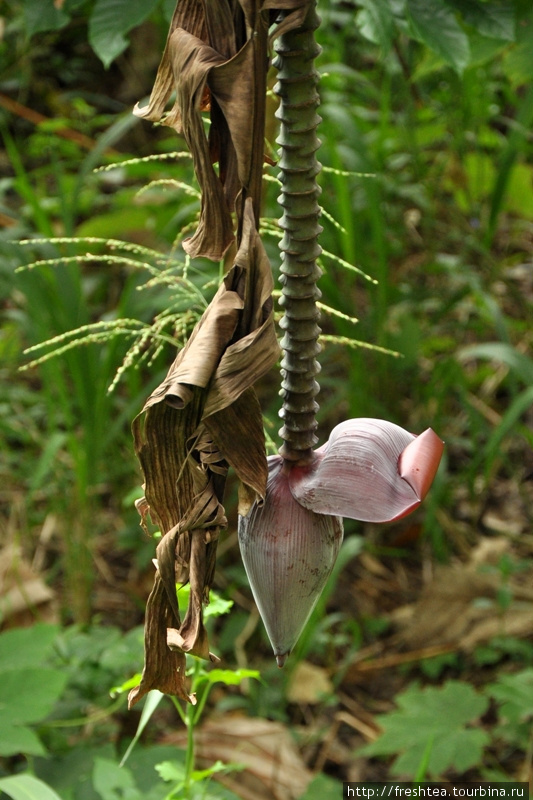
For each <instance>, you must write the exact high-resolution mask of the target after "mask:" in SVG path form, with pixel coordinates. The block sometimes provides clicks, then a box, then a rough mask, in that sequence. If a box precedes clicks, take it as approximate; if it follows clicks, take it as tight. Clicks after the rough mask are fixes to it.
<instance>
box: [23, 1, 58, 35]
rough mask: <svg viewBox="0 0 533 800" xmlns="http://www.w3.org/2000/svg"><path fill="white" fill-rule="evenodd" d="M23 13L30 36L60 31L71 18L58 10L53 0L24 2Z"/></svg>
mask: <svg viewBox="0 0 533 800" xmlns="http://www.w3.org/2000/svg"><path fill="white" fill-rule="evenodd" d="M23 13H24V23H25V25H26V31H27V32H28V36H33V35H34V34H35V33H42V32H43V31H57V30H60V29H61V28H63V27H64V26H65V25H66V24H67V23H68V21H69V20H70V16H69V15H68V14H67V13H65V11H64V10H63V9H61V8H57V7H56V4H55V3H53V2H52V0H24V7H23Z"/></svg>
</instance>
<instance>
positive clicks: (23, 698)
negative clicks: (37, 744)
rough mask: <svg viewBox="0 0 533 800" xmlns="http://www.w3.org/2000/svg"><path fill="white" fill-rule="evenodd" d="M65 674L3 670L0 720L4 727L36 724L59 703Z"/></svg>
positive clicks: (42, 670) (38, 670) (52, 671)
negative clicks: (7, 725) (9, 724)
mask: <svg viewBox="0 0 533 800" xmlns="http://www.w3.org/2000/svg"><path fill="white" fill-rule="evenodd" d="M67 677H68V676H67V674H66V673H65V672H60V671H59V670H57V669H49V668H42V669H37V668H35V669H32V668H29V667H27V668H25V669H21V670H5V671H3V672H2V673H0V719H2V721H3V722H4V723H11V724H12V725H18V724H20V723H28V722H39V721H40V720H42V719H44V717H46V716H48V714H50V712H51V711H52V708H53V707H54V705H55V704H56V702H57V701H58V699H59V697H60V695H61V693H62V692H63V689H64V688H65V684H66V682H67Z"/></svg>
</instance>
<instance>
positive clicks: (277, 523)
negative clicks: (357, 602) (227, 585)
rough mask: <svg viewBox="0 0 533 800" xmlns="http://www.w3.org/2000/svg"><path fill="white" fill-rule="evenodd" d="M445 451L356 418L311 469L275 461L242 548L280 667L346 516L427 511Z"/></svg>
mask: <svg viewBox="0 0 533 800" xmlns="http://www.w3.org/2000/svg"><path fill="white" fill-rule="evenodd" d="M443 447H444V445H443V442H442V441H441V440H440V439H439V437H438V436H437V435H436V434H435V433H434V432H433V431H432V430H431V428H428V429H427V430H426V431H424V433H422V434H420V436H414V435H413V434H411V433H408V432H407V431H405V430H404V429H403V428H400V427H399V426H398V425H394V424H393V423H392V422H387V421H385V420H378V419H351V420H347V421H346V422H343V423H341V424H340V425H337V427H336V428H334V429H333V431H332V432H331V435H330V437H329V440H328V442H327V443H326V444H325V445H323V446H322V447H320V448H319V449H318V450H316V451H315V453H314V459H313V461H312V462H311V463H310V464H306V465H303V466H298V465H291V464H290V463H289V462H287V461H284V460H283V459H282V458H281V457H280V456H271V457H270V458H269V459H268V469H269V479H268V484H267V491H266V497H265V501H264V503H263V504H260V503H257V502H256V503H255V504H254V505H253V506H252V508H251V509H250V511H249V512H248V513H247V514H246V516H244V517H243V516H241V517H239V544H240V548H241V554H242V558H243V562H244V566H245V569H246V573H247V575H248V580H249V582H250V586H251V589H252V593H253V595H254V599H255V602H256V604H257V607H258V609H259V612H260V614H261V617H262V619H263V621H264V623H265V627H266V630H267V633H268V636H269V638H270V641H271V644H272V647H273V650H274V654H275V656H276V659H277V661H278V665H279V666H283V664H284V663H285V659H286V658H287V656H288V654H289V653H290V651H291V649H292V648H293V646H294V644H295V643H296V641H297V639H298V637H299V636H300V634H301V632H302V630H303V628H304V626H305V623H306V622H307V620H308V619H309V616H310V614H311V612H312V611H313V608H314V607H315V605H316V603H317V601H318V598H319V597H320V594H321V592H322V590H323V588H324V586H325V584H326V581H327V579H328V577H329V575H330V573H331V570H332V569H333V565H334V563H335V560H336V558H337V554H338V552H339V549H340V545H341V542H342V519H341V518H342V517H348V518H350V519H357V520H361V521H365V522H391V521H392V520H396V519H400V518H401V517H403V516H405V515H406V514H409V513H411V512H412V511H414V509H415V508H417V507H418V506H419V505H420V503H421V502H422V500H423V499H424V497H425V496H426V494H427V492H428V491H429V488H430V486H431V484H432V482H433V479H434V477H435V474H436V472H437V468H438V466H439V462H440V459H441V456H442V451H443Z"/></svg>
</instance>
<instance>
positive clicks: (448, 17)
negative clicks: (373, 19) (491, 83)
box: [407, 0, 470, 73]
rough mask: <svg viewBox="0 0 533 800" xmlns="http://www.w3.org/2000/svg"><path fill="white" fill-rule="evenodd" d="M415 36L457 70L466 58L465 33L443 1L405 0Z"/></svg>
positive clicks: (466, 63)
mask: <svg viewBox="0 0 533 800" xmlns="http://www.w3.org/2000/svg"><path fill="white" fill-rule="evenodd" d="M407 10H408V15H409V19H410V22H411V27H412V29H413V33H414V35H415V38H418V39H420V41H421V42H423V43H424V44H425V45H427V46H428V47H429V48H430V49H431V50H434V51H435V52H436V53H437V54H438V55H440V56H441V57H442V58H443V59H444V61H446V63H447V64H450V65H451V66H452V67H454V69H455V70H456V71H457V72H459V73H461V72H462V71H463V70H464V68H465V67H466V66H467V65H468V63H469V61H470V46H469V44H468V36H467V35H466V33H465V32H464V31H463V29H462V28H461V26H460V25H459V23H458V22H457V19H456V17H455V14H454V13H453V11H452V10H451V9H450V8H448V6H446V5H445V4H444V2H443V0H407Z"/></svg>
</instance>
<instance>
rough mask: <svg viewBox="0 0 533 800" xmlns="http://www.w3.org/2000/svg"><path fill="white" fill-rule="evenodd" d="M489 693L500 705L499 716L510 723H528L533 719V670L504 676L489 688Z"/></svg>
mask: <svg viewBox="0 0 533 800" xmlns="http://www.w3.org/2000/svg"><path fill="white" fill-rule="evenodd" d="M487 693H488V694H489V695H490V696H491V697H493V698H494V699H495V700H496V701H497V702H498V703H500V704H501V705H500V709H499V716H500V717H503V718H504V719H507V720H509V721H510V722H515V723H521V722H527V721H528V720H530V719H531V718H532V717H533V669H531V668H528V669H525V670H522V672H517V673H516V674H515V675H504V676H503V677H501V678H499V679H498V681H497V682H496V683H491V684H489V686H487Z"/></svg>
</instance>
